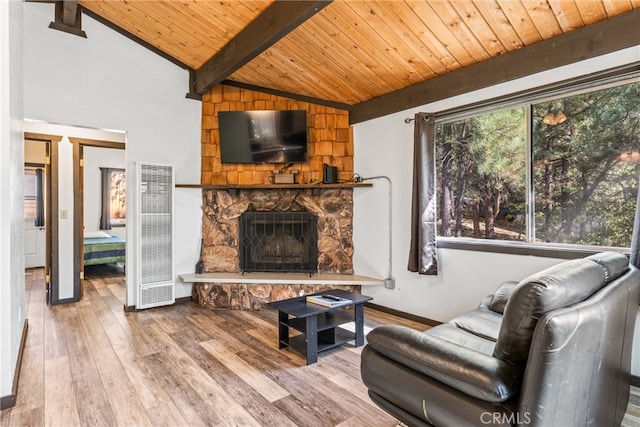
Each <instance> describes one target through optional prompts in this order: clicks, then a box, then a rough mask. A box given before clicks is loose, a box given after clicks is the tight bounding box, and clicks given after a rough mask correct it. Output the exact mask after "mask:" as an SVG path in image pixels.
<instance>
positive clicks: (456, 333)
mask: <svg viewBox="0 0 640 427" xmlns="http://www.w3.org/2000/svg"><path fill="white" fill-rule="evenodd" d="M424 333H425V334H427V335H431V336H434V337H437V338H439V339H441V340H443V341H448V342H450V343H453V344H456V345H459V346H460V347H464V348H468V349H470V350H473V351H477V352H478V353H482V354H485V355H487V356H491V355H492V354H493V347H494V346H495V344H496V343H495V341H493V340H489V339H486V338H483V337H481V336H479V335H476V334H470V333H469V332H467V331H465V330H463V329H460V328H457V327H456V326H454V325H452V324H451V323H443V324H441V325H438V326H434V327H433V328H431V329H428V330H426V331H425V332H424Z"/></svg>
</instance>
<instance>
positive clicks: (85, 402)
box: [0, 269, 640, 427]
mask: <svg viewBox="0 0 640 427" xmlns="http://www.w3.org/2000/svg"><path fill="white" fill-rule="evenodd" d="M43 282H44V281H43V270H42V269H33V270H28V271H27V273H26V287H27V289H26V297H27V299H28V313H27V315H28V319H29V331H28V335H27V343H26V347H25V352H24V359H23V366H22V370H21V374H20V375H21V377H20V388H19V393H18V397H17V404H16V406H15V407H13V408H10V409H7V410H4V411H2V412H1V413H0V425H1V426H42V425H47V426H76V425H83V426H87V425H91V426H114V425H119V426H144V425H148V426H162V425H166V426H183V425H184V426H186V425H206V426H259V425H262V426H278V427H280V426H344V427H350V426H395V425H396V424H397V422H396V421H395V420H394V419H393V418H392V417H390V416H389V415H387V414H386V413H385V412H383V411H381V410H380V409H378V407H377V406H375V405H374V404H373V403H372V402H371V401H370V400H369V398H368V396H367V392H366V388H365V387H364V385H363V384H362V381H361V380H360V370H359V363H360V351H361V348H353V347H350V346H348V345H347V346H342V347H340V348H338V349H335V350H331V351H328V352H325V353H321V355H320V357H319V361H318V363H316V364H313V365H310V366H305V364H304V359H303V358H302V357H301V356H299V355H297V354H295V353H293V352H290V351H286V350H278V348H277V344H276V335H277V328H276V327H275V325H276V320H277V313H276V312H275V311H274V310H263V311H257V312H248V311H227V310H216V311H211V310H205V309H201V308H199V307H197V306H196V305H195V304H192V303H184V304H178V305H176V306H173V307H161V308H155V309H150V310H145V311H141V312H134V313H125V312H124V311H123V301H124V292H125V289H124V277H123V276H122V275H121V274H117V272H115V273H114V272H110V271H109V270H105V271H99V272H97V273H96V275H94V276H91V277H90V278H88V279H87V280H85V296H84V298H83V300H82V301H81V302H79V303H75V304H68V305H62V306H53V307H49V306H47V305H46V304H45V301H44V298H45V293H44V284H43ZM387 323H394V324H405V325H407V326H409V327H414V328H417V329H426V326H425V325H422V324H419V323H416V322H412V321H408V320H404V319H400V318H397V317H395V316H391V315H388V314H385V313H381V312H378V311H375V310H370V309H368V308H367V309H366V312H365V325H366V326H367V327H375V326H377V325H380V324H387ZM623 425H624V426H627V427H632V426H640V392H639V391H638V389H636V388H634V387H632V395H631V399H630V406H629V409H628V411H627V416H626V417H625V420H624V423H623Z"/></svg>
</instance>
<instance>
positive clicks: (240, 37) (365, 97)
mask: <svg viewBox="0 0 640 427" xmlns="http://www.w3.org/2000/svg"><path fill="white" fill-rule="evenodd" d="M64 3H66V4H69V3H71V4H72V3H73V2H70V1H65V2H64ZM79 4H80V5H81V6H82V8H83V9H84V10H85V13H87V14H89V15H90V16H93V17H95V18H98V19H99V20H101V21H103V22H105V23H108V24H110V25H112V26H113V27H114V28H117V29H119V30H120V31H121V32H124V33H125V34H128V35H130V36H132V38H134V39H136V40H137V41H139V42H141V43H143V44H145V45H147V46H148V47H150V48H152V49H154V50H156V51H157V52H159V53H162V54H164V55H166V56H167V57H169V58H171V59H172V60H174V62H176V63H178V64H180V65H181V66H183V67H184V68H186V69H189V70H190V71H191V74H192V87H191V88H190V89H191V92H193V93H196V94H202V93H204V92H206V90H208V88H210V87H211V86H212V85H214V84H217V83H220V82H221V81H225V82H226V83H230V84H238V85H246V86H250V87H259V88H264V89H265V90H270V91H273V92H277V93H284V94H290V95H291V96H297V97H300V98H306V99H310V100H317V101H319V102H325V103H327V104H333V105H336V106H343V107H345V108H349V109H351V110H352V114H353V113H355V114H356V118H355V121H360V120H366V119H368V118H372V117H375V116H378V115H381V114H387V113H389V112H392V111H397V110H398V109H401V108H408V107H410V106H414V105H420V104H422V103H424V102H423V101H424V96H426V98H429V97H433V96H445V95H447V94H448V95H456V94H459V93H456V92H461V91H466V90H471V89H474V88H479V87H483V86H486V85H489V84H495V83H498V82H500V81H501V80H502V81H504V80H509V79H511V78H517V77H521V75H524V74H527V73H528V74H530V73H533V72H536V71H541V70H543V69H545V68H548V67H550V66H559V65H564V64H565V63H570V62H575V61H577V60H580V59H584V58H588V57H593V56H597V55H601V54H603V53H607V52H610V51H615V50H619V49H622V48H625V47H630V46H634V45H638V44H640V31H639V30H638V28H639V27H640V10H639V9H640V0H466V1H464V0H406V1H400V0H394V1H355V0H353V1H352V0H347V1H339V0H336V1H333V2H331V1H276V2H272V1H270V0H255V1H245V0H229V1H221V0H218V1H205V0H182V1H177V0H170V1H160V0H155V1H142V0H80V1H79ZM89 36H90V35H89ZM638 59H639V60H640V52H639V58H638ZM463 70H464V72H462V71H463ZM487 74H488V75H487ZM443 85H444V86H443ZM445 90H446V91H447V94H445V93H441V92H443V91H445ZM416 94H419V95H420V96H416ZM422 95H424V96H422ZM418 98H419V99H418Z"/></svg>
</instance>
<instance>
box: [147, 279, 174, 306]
mask: <svg viewBox="0 0 640 427" xmlns="http://www.w3.org/2000/svg"><path fill="white" fill-rule="evenodd" d="M173 300H174V295H173V284H167V285H156V286H143V287H142V288H140V308H150V307H157V306H160V305H166V304H167V302H168V301H170V304H171V303H173Z"/></svg>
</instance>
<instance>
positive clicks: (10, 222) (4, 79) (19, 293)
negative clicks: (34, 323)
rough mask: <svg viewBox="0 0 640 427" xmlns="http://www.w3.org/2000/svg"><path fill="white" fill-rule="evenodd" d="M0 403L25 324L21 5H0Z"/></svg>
mask: <svg viewBox="0 0 640 427" xmlns="http://www.w3.org/2000/svg"><path fill="white" fill-rule="evenodd" d="M0 93H1V94H2V96H0V141H1V142H0V206H2V209H0V343H1V345H0V398H1V400H0V401H1V402H2V406H5V404H7V402H9V401H10V400H12V399H11V393H12V391H13V390H12V388H13V379H14V374H15V368H16V361H17V358H18V353H19V351H20V339H21V337H22V331H23V328H24V325H25V317H26V302H25V282H24V218H23V216H24V215H23V214H24V204H23V194H24V192H23V162H24V142H23V137H22V117H23V106H24V104H23V94H22V2H19V1H9V2H7V1H0Z"/></svg>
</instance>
